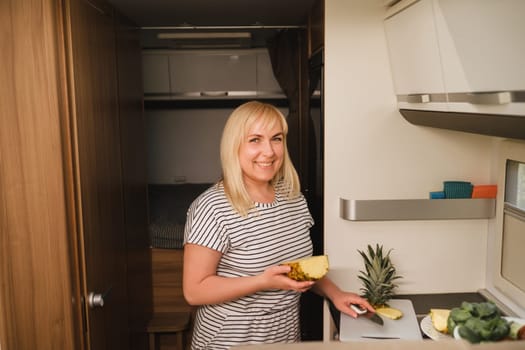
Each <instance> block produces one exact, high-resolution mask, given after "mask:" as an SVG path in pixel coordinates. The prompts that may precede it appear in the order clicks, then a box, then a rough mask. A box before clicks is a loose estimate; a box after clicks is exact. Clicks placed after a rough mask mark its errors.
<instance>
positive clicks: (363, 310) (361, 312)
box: [350, 304, 368, 315]
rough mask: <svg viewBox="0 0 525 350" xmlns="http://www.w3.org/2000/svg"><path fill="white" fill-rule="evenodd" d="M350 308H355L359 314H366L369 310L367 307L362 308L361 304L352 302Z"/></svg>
mask: <svg viewBox="0 0 525 350" xmlns="http://www.w3.org/2000/svg"><path fill="white" fill-rule="evenodd" d="M350 308H351V309H352V310H354V311H355V312H357V314H358V315H364V314H366V313H367V312H368V310H367V309H365V308H362V307H361V306H359V305H356V304H350Z"/></svg>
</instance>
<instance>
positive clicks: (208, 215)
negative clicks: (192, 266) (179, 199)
mask: <svg viewBox="0 0 525 350" xmlns="http://www.w3.org/2000/svg"><path fill="white" fill-rule="evenodd" d="M218 196H220V193H218V192H215V191H209V190H208V191H206V192H204V193H203V194H202V195H201V196H199V197H198V198H197V199H196V200H195V201H194V202H193V203H192V204H191V206H190V208H189V209H188V215H187V219H186V226H185V229H184V238H185V239H184V241H185V243H191V244H197V245H200V246H204V247H207V248H210V249H214V250H217V251H219V252H221V253H223V254H224V253H225V252H226V251H227V250H228V247H229V240H228V237H227V235H226V228H225V226H224V224H222V223H221V221H222V220H220V215H217V214H218V213H219V212H221V211H222V210H221V207H225V206H229V203H228V202H227V201H223V200H221V198H219V197H218Z"/></svg>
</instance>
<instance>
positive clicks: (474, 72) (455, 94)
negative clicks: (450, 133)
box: [384, 0, 525, 138]
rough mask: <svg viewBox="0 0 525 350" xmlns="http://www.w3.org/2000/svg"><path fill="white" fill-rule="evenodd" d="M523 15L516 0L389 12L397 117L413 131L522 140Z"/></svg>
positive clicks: (415, 4)
mask: <svg viewBox="0 0 525 350" xmlns="http://www.w3.org/2000/svg"><path fill="white" fill-rule="evenodd" d="M523 13H525V2H524V1H521V0H502V1H479V0H462V1H455V0H419V1H414V0H407V1H401V2H399V3H397V4H396V5H394V6H392V7H391V8H390V9H389V10H388V12H387V16H386V19H385V21H384V26H385V33H386V38H387V43H388V49H389V56H390V63H391V69H392V75H393V80H394V88H395V92H396V95H397V100H398V107H399V109H400V112H401V114H403V116H404V117H405V118H407V120H409V121H410V122H413V123H415V124H421V125H428V126H437V127H443V128H449V129H455V130H461V131H470V132H476V133H482V134H487V135H495V136H505V137H514V138H525V131H521V130H525V69H524V68H523V63H522V62H525V41H524V40H523V39H522V38H523V37H524V36H525V22H523V21H522V19H521V16H522V14H523ZM420 111H425V112H420ZM436 112H437V113H436ZM443 112H447V113H448V114H444V113H443ZM498 123H499V125H496V124H498ZM520 128H521V130H516V129H520Z"/></svg>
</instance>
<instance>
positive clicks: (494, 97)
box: [467, 91, 512, 105]
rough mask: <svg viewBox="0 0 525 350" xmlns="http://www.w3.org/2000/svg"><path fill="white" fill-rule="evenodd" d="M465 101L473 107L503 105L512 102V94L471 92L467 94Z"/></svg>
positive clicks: (507, 92)
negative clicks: (473, 105)
mask: <svg viewBox="0 0 525 350" xmlns="http://www.w3.org/2000/svg"><path fill="white" fill-rule="evenodd" d="M467 100H468V102H469V103H472V104H475V105H503V104H507V103H511V102H512V94H511V92H510V91H498V92H473V93H470V94H467Z"/></svg>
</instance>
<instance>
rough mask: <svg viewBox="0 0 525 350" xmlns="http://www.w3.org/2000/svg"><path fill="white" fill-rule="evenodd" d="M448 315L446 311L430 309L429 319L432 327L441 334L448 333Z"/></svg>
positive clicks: (448, 311)
mask: <svg viewBox="0 0 525 350" xmlns="http://www.w3.org/2000/svg"><path fill="white" fill-rule="evenodd" d="M449 314H450V310H448V309H430V319H431V320H432V325H433V326H434V328H435V329H436V330H438V331H439V332H441V333H448V329H447V320H448V316H449Z"/></svg>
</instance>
